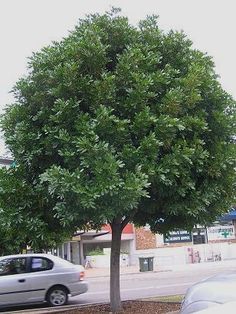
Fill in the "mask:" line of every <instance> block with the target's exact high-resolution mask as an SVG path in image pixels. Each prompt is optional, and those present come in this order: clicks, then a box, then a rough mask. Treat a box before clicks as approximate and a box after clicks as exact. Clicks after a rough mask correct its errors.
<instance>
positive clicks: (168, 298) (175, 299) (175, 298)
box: [142, 294, 184, 302]
mask: <svg viewBox="0 0 236 314" xmlns="http://www.w3.org/2000/svg"><path fill="white" fill-rule="evenodd" d="M183 297H184V296H183V295H182V294H178V295H166V296H158V297H151V298H145V299H142V300H143V301H156V302H157V301H158V302H182V300H183Z"/></svg>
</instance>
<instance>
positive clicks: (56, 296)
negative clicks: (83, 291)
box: [46, 286, 68, 306]
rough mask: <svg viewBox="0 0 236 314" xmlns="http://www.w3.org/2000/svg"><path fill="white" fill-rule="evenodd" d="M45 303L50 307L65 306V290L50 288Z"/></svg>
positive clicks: (66, 296) (66, 299)
mask: <svg viewBox="0 0 236 314" xmlns="http://www.w3.org/2000/svg"><path fill="white" fill-rule="evenodd" d="M46 301H47V302H48V303H49V305H50V306H61V305H65V304H67V302H68V291H67V289H66V288H64V287H61V286H55V287H52V288H51V289H50V290H49V291H48V293H47V297H46Z"/></svg>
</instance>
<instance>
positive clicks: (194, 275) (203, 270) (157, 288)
mask: <svg viewBox="0 0 236 314" xmlns="http://www.w3.org/2000/svg"><path fill="white" fill-rule="evenodd" d="M206 266H207V267H201V266H198V265H193V267H191V268H186V269H181V270H173V271H162V272H147V273H138V274H125V275H121V298H122V300H131V299H137V298H146V297H153V296H163V295H175V294H184V293H185V292H186V290H187V289H188V287H190V286H191V285H193V284H194V283H196V282H198V281H199V280H202V279H204V278H207V277H209V276H212V275H214V274H217V273H219V272H225V271H236V261H233V262H231V263H224V262H222V263H217V264H215V263H210V264H208V265H206ZM88 282H89V291H88V292H87V293H86V294H83V295H81V296H78V297H74V298H71V299H70V304H86V303H97V302H107V301H109V277H97V278H89V279H88Z"/></svg>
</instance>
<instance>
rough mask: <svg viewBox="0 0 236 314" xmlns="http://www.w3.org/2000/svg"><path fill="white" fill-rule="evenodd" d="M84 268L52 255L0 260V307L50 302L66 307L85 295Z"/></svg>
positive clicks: (51, 304) (32, 255) (24, 256)
mask: <svg viewBox="0 0 236 314" xmlns="http://www.w3.org/2000/svg"><path fill="white" fill-rule="evenodd" d="M87 290H88V284H87V282H86V281H85V280H84V268H83V266H80V265H74V264H72V263H70V262H68V261H66V260H64V259H62V258H60V257H57V256H53V255H50V254H18V255H9V256H2V257H0V306H9V305H19V304H27V303H30V304H32V303H41V302H47V303H48V304H49V305H50V306H60V305H65V304H66V303H67V301H68V295H70V296H75V295H79V294H81V293H85V292H86V291H87Z"/></svg>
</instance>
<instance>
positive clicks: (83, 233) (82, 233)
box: [73, 231, 109, 240]
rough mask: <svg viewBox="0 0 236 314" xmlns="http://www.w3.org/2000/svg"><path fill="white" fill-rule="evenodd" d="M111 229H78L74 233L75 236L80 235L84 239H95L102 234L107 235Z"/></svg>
mask: <svg viewBox="0 0 236 314" xmlns="http://www.w3.org/2000/svg"><path fill="white" fill-rule="evenodd" d="M108 233H109V231H97V232H96V231H95V232H94V231H87V232H86V231H78V232H76V233H75V234H74V237H73V238H75V237H76V236H80V237H81V239H83V240H91V239H94V238H96V237H100V236H102V235H105V234H108Z"/></svg>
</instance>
